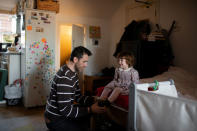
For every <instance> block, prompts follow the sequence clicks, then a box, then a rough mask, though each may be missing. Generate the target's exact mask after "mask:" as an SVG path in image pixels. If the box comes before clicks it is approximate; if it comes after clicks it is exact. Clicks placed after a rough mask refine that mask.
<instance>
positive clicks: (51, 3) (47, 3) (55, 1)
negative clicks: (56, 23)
mask: <svg viewBox="0 0 197 131" xmlns="http://www.w3.org/2000/svg"><path fill="white" fill-rule="evenodd" d="M37 9H39V10H48V11H55V12H56V13H58V12H59V0H37Z"/></svg>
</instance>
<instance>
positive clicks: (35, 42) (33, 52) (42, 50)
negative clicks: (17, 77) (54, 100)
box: [21, 10, 56, 107]
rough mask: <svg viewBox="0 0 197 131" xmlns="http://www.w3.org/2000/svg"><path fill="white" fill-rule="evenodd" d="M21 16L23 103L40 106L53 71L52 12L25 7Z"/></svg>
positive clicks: (45, 96)
mask: <svg viewBox="0 0 197 131" xmlns="http://www.w3.org/2000/svg"><path fill="white" fill-rule="evenodd" d="M24 17H25V22H24V25H23V26H24V27H25V48H24V52H23V54H22V61H21V65H22V66H21V67H22V72H21V73H22V79H23V80H24V82H23V98H24V99H23V102H24V106H25V107H35V106H42V105H45V104H46V99H47V96H48V95H49V91H50V84H51V83H50V82H51V79H52V78H53V76H54V74H55V43H56V37H55V36H56V30H55V26H56V25H55V12H49V11H42V10H26V11H25V15H24Z"/></svg>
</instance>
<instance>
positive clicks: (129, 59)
mask: <svg viewBox="0 0 197 131" xmlns="http://www.w3.org/2000/svg"><path fill="white" fill-rule="evenodd" d="M117 59H118V64H119V68H116V69H115V75H114V79H113V80H112V81H111V82H110V83H109V84H107V85H106V86H105V88H104V90H103V92H102V94H101V96H100V98H99V99H100V100H101V101H100V102H99V103H98V104H99V105H101V106H105V105H106V106H107V105H110V103H112V102H114V101H115V100H116V99H117V98H118V96H119V95H120V94H122V95H128V93H129V86H130V84H131V83H132V82H134V83H139V74H138V72H137V70H135V69H134V68H133V65H134V56H133V55H132V54H131V53H127V52H121V53H119V54H118V56H117ZM109 93H111V94H110V96H109V97H108V95H109ZM102 100H104V101H102Z"/></svg>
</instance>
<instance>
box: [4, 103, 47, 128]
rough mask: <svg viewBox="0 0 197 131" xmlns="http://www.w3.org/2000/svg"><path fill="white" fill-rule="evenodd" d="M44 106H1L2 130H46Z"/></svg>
mask: <svg viewBox="0 0 197 131" xmlns="http://www.w3.org/2000/svg"><path fill="white" fill-rule="evenodd" d="M43 113H44V107H37V108H25V107H23V106H6V105H5V106H0V131H46V130H47V127H46V125H45V122H44V118H43Z"/></svg>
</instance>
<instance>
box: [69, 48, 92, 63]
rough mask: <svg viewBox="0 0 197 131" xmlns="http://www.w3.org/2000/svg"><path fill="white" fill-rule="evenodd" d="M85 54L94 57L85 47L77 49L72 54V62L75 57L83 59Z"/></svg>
mask: <svg viewBox="0 0 197 131" xmlns="http://www.w3.org/2000/svg"><path fill="white" fill-rule="evenodd" d="M84 54H86V55H88V56H91V55H92V53H91V51H90V50H88V49H87V48H85V47H83V46H78V47H75V48H74V50H73V51H72V53H71V56H70V61H73V59H74V57H77V58H78V59H81V58H82V57H83V55H84Z"/></svg>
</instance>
